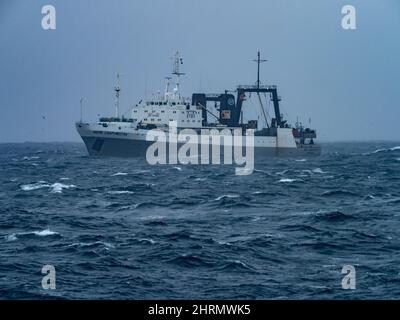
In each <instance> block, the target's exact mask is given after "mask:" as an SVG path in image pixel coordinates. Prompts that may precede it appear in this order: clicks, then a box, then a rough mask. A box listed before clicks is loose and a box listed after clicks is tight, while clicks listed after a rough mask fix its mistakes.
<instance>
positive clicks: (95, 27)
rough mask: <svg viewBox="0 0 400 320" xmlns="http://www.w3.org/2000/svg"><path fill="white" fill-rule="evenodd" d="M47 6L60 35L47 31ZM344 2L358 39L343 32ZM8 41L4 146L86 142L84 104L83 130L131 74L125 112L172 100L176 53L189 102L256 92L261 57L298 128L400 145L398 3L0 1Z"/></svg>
mask: <svg viewBox="0 0 400 320" xmlns="http://www.w3.org/2000/svg"><path fill="white" fill-rule="evenodd" d="M46 4H51V5H54V6H55V8H56V10H57V11H56V13H57V29H56V30H47V31H45V30H43V29H42V27H41V20H42V17H43V15H42V13H41V10H42V6H44V5H46ZM346 4H351V5H354V6H355V8H356V10H357V29H356V30H343V29H342V27H341V19H342V14H341V9H342V7H343V6H344V5H346ZM0 41H1V45H0V49H1V50H0V108H1V119H2V121H1V124H0V142H24V141H80V138H79V135H78V134H77V133H76V131H75V128H74V122H75V121H76V120H79V118H80V107H79V100H80V98H81V97H82V96H83V97H84V119H85V120H88V121H95V120H96V118H97V114H102V115H111V114H113V112H114V93H113V91H112V90H113V86H114V84H115V77H116V74H117V73H122V74H123V76H122V90H123V91H122V95H121V106H122V107H121V108H122V110H123V111H127V110H129V108H130V107H131V106H132V105H134V104H136V103H137V101H139V100H140V99H141V98H143V97H144V95H145V91H147V95H148V96H150V95H151V93H152V92H155V93H156V92H157V91H158V90H161V91H163V89H164V78H165V76H167V75H169V73H170V70H171V61H170V58H171V56H172V55H173V54H174V52H175V51H176V50H177V49H179V50H180V52H181V54H182V56H183V62H184V72H186V75H185V76H184V79H183V84H182V92H183V94H184V95H186V96H190V95H191V94H192V93H193V92H195V91H196V92H199V91H205V92H213V93H219V92H223V90H225V89H234V88H235V87H236V85H238V84H252V83H254V82H255V80H256V65H255V64H254V62H252V61H251V60H252V59H254V58H255V57H256V53H257V50H261V52H262V55H263V56H264V57H265V58H266V59H268V60H269V61H268V62H267V63H265V64H263V65H262V77H261V80H262V82H263V83H264V84H276V85H278V89H279V91H280V95H281V96H282V99H283V100H282V108H283V113H284V114H285V116H286V117H287V118H288V119H289V121H290V122H291V123H292V124H293V123H294V122H295V121H296V116H299V119H300V120H302V121H303V122H304V123H308V119H309V118H311V119H312V126H313V127H315V128H316V129H317V130H318V133H319V137H320V139H321V140H324V141H334V140H382V139H386V140H400V137H399V125H398V122H399V119H400V111H399V109H400V108H399V107H400V102H399V101H400V1H399V0H346V1H340V0H301V1H300V0H258V1H256V0H249V1H243V0H241V1H236V0H223V1H221V0H218V1H216V0H141V1H139V0H137V1H135V0H113V1H111V0H63V1H61V0H46V1H39V0H29V1H26V0H0ZM146 88H147V90H146ZM245 107H246V108H247V109H248V110H250V109H251V108H258V106H256V107H255V106H253V105H251V104H250V103H247V104H246V106H245Z"/></svg>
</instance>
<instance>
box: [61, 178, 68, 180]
mask: <svg viewBox="0 0 400 320" xmlns="http://www.w3.org/2000/svg"><path fill="white" fill-rule="evenodd" d="M60 180H69V178H60Z"/></svg>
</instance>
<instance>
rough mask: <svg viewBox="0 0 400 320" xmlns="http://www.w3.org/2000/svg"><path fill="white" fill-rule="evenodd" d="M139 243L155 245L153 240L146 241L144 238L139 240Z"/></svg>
mask: <svg viewBox="0 0 400 320" xmlns="http://www.w3.org/2000/svg"><path fill="white" fill-rule="evenodd" d="M139 241H140V242H142V243H150V244H155V243H156V242H155V241H154V240H153V239H146V238H143V239H139Z"/></svg>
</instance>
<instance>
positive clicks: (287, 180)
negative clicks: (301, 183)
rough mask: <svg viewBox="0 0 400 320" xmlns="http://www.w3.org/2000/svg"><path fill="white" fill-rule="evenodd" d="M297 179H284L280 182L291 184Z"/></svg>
mask: <svg viewBox="0 0 400 320" xmlns="http://www.w3.org/2000/svg"><path fill="white" fill-rule="evenodd" d="M295 181H297V179H289V178H283V179H281V180H279V182H285V183H290V182H295Z"/></svg>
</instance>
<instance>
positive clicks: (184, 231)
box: [0, 142, 400, 299]
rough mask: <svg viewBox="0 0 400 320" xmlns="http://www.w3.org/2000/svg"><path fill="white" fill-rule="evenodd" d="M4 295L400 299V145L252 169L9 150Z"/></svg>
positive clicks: (1, 211) (33, 148)
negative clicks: (351, 275) (345, 282)
mask: <svg viewBox="0 0 400 320" xmlns="http://www.w3.org/2000/svg"><path fill="white" fill-rule="evenodd" d="M44 265H52V266H54V268H55V271H56V278H55V280H56V289H55V290H45V289H43V288H42V278H43V277H44V274H42V272H41V271H42V267H43V266H44ZM344 265H351V266H353V267H354V269H355V271H356V274H355V279H356V289H354V290H351V289H350V290H346V289H343V288H342V279H343V277H344V276H345V274H342V268H343V266H344ZM0 298H1V299H54V298H60V299H398V298H400V143H395V142H388V143H380V142H376V143H327V144H324V145H323V155H322V156H321V157H317V158H269V159H265V161H262V162H257V163H256V170H255V172H254V173H253V174H252V175H249V176H236V175H235V174H234V168H233V167H231V166H184V165H171V166H150V165H149V164H147V163H146V162H145V160H141V159H118V158H92V157H89V156H88V155H87V152H86V150H85V147H84V145H83V144H79V143H76V144H75V143H48V144H38V143H24V144H1V145H0Z"/></svg>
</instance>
